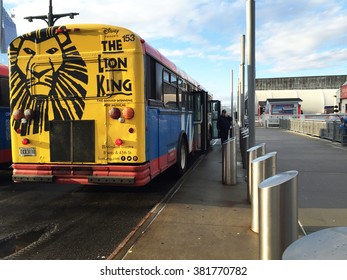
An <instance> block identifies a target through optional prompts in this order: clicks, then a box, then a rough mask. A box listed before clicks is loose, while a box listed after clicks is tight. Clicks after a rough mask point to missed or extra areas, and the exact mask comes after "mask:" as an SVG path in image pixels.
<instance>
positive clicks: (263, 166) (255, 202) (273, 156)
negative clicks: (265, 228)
mask: <svg viewBox="0 0 347 280" xmlns="http://www.w3.org/2000/svg"><path fill="white" fill-rule="evenodd" d="M276 161H277V153H276V152H272V153H268V154H266V155H264V156H261V157H258V158H256V159H254V160H253V161H252V162H251V173H252V181H251V188H252V189H251V205H252V224H251V230H252V231H254V232H256V233H259V195H258V194H259V190H258V188H259V185H260V183H261V182H263V181H264V180H265V179H267V178H269V177H271V176H274V175H275V174H276Z"/></svg>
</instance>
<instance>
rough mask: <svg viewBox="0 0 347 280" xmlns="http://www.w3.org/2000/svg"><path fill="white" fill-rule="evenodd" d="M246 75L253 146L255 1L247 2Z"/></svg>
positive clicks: (250, 138)
mask: <svg viewBox="0 0 347 280" xmlns="http://www.w3.org/2000/svg"><path fill="white" fill-rule="evenodd" d="M246 17H247V46H248V47H247V58H248V59H247V73H248V126H249V145H250V146H254V145H255V108H254V107H255V104H254V103H255V1H254V0H247V13H246Z"/></svg>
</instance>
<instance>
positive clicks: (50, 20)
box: [47, 0, 54, 26]
mask: <svg viewBox="0 0 347 280" xmlns="http://www.w3.org/2000/svg"><path fill="white" fill-rule="evenodd" d="M47 19H48V26H53V25H54V19H53V6H52V0H49V7H48V15H47Z"/></svg>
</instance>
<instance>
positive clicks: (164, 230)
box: [114, 128, 347, 260]
mask: <svg viewBox="0 0 347 280" xmlns="http://www.w3.org/2000/svg"><path fill="white" fill-rule="evenodd" d="M256 143H257V144H258V143H266V152H267V153H269V152H277V173H280V172H284V171H288V170H297V171H299V175H298V207H299V209H298V213H299V221H300V225H301V227H300V229H301V230H300V229H299V231H298V233H299V238H300V237H302V236H303V235H304V234H310V233H312V232H316V231H318V230H322V229H325V228H330V227H341V226H342V227H343V226H347V211H346V209H347V183H346V182H347V172H346V162H347V147H341V144H340V143H334V142H330V141H328V140H322V139H319V138H315V137H309V136H304V135H300V134H297V133H294V132H290V131H286V130H281V129H278V128H273V129H265V128H257V129H256ZM238 147H239V146H238ZM237 160H238V166H237V172H238V173H237V174H238V178H237V184H236V185H234V186H227V185H223V184H222V151H221V145H216V146H214V147H213V149H212V151H210V152H209V153H208V154H207V155H204V156H203V157H202V158H201V160H200V161H199V162H198V164H197V165H196V166H195V168H194V169H193V170H191V171H190V172H189V173H188V174H187V175H186V176H185V177H184V180H183V181H182V184H181V185H180V187H179V188H178V189H177V190H176V192H175V193H174V194H173V195H172V196H171V198H170V199H169V200H168V201H167V202H166V203H165V204H163V205H164V207H163V208H161V209H160V211H158V212H157V213H156V216H155V217H156V218H155V219H154V220H152V222H151V224H149V225H146V227H141V231H143V232H141V231H140V233H137V236H136V238H135V239H136V242H135V243H134V245H133V246H132V247H131V248H130V249H129V250H128V249H127V250H126V252H124V251H123V252H122V254H119V255H118V256H117V255H116V256H115V258H114V259H120V258H123V259H129V260H131V259H132V260H139V259H141V260H169V259H172V260H201V259H203V260H222V259H223V260H224V259H225V260H229V259H231V260H238V259H241V260H252V259H259V237H258V234H256V233H254V232H252V231H251V230H250V225H251V205H250V204H249V203H248V202H247V185H246V182H245V176H244V175H245V170H244V169H242V164H241V156H240V153H238V157H237ZM143 228H145V229H143ZM132 240H134V239H132ZM129 243H132V242H129Z"/></svg>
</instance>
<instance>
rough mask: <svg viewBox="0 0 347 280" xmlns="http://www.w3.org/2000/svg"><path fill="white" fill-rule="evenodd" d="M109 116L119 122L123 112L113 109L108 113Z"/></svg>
mask: <svg viewBox="0 0 347 280" xmlns="http://www.w3.org/2000/svg"><path fill="white" fill-rule="evenodd" d="M108 115H109V116H110V117H111V118H112V119H115V120H118V119H119V117H120V116H121V112H120V110H119V109H118V108H111V109H110V110H109V111H108Z"/></svg>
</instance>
